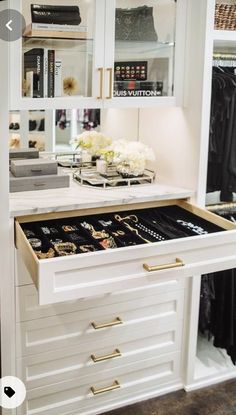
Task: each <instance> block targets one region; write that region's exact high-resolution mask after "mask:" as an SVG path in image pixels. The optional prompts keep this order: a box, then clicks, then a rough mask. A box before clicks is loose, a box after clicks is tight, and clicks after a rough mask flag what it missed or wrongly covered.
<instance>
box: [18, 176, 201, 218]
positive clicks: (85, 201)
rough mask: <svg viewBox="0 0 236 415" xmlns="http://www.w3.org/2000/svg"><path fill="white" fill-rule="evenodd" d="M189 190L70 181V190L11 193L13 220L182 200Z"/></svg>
mask: <svg viewBox="0 0 236 415" xmlns="http://www.w3.org/2000/svg"><path fill="white" fill-rule="evenodd" d="M193 194H194V192H192V191H191V190H187V189H182V188H176V187H171V186H166V185H162V184H159V183H154V184H146V185H139V186H133V187H129V188H128V187H126V188H116V189H94V188H88V187H82V186H80V185H79V184H77V183H75V182H74V181H73V180H71V184H70V187H69V188H62V189H50V190H37V191H31V192H19V193H11V194H10V214H11V217H15V216H23V215H33V214H40V213H51V212H62V211H69V210H77V209H86V208H95V207H103V206H115V205H123V204H127V205H128V204H132V203H142V202H150V201H157V200H169V199H183V198H187V197H190V196H193Z"/></svg>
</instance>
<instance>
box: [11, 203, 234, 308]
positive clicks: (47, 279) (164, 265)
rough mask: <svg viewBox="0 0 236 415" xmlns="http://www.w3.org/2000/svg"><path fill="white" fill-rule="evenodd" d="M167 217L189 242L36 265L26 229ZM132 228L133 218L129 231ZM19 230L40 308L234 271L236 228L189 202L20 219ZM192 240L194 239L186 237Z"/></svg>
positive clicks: (121, 249) (19, 241)
mask: <svg viewBox="0 0 236 415" xmlns="http://www.w3.org/2000/svg"><path fill="white" fill-rule="evenodd" d="M159 208H160V209H159ZM144 209H146V210H144ZM163 209H164V210H163ZM163 212H164V213H165V212H167V214H168V215H169V216H168V215H167V217H168V218H169V219H168V221H169V223H168V226H169V227H170V228H171V226H172V225H171V221H172V222H173V220H174V221H176V222H178V226H177V225H176V227H180V226H182V229H183V230H184V231H185V232H186V234H187V236H186V237H182V236H181V237H177V238H176V239H169V240H164V241H162V240H159V242H152V243H145V241H143V243H141V244H139V245H135V246H128V247H119V248H118V249H104V250H101V251H97V252H87V253H82V254H81V253H80V254H74V255H67V256H63V257H62V256H61V257H53V258H47V259H38V258H37V256H36V254H35V252H34V249H33V248H32V246H31V245H30V243H29V241H28V239H27V237H26V235H25V233H24V231H23V229H22V227H24V226H25V224H28V223H30V224H31V223H32V224H35V223H36V225H37V222H40V223H42V222H43V221H48V220H53V221H55V220H58V219H60V220H62V219H63V220H64V222H65V220H67V219H68V221H69V220H71V219H73V220H76V221H77V222H78V221H79V219H80V218H81V217H82V218H84V217H86V219H88V218H89V217H90V218H91V219H94V215H96V216H98V215H101V216H102V217H104V215H107V214H109V215H116V216H117V215H118V216H119V217H121V218H122V225H124V224H125V222H127V217H129V218H130V217H132V216H136V214H139V213H140V215H141V216H140V217H142V215H144V223H146V222H145V220H147V219H148V220H149V219H150V218H152V215H154V216H155V214H156V213H157V217H158V218H159V216H160V215H159V213H160V214H163ZM146 213H147V214H146ZM180 214H181V215H180ZM178 215H180V216H178ZM185 216H186V218H185ZM160 217H161V216H160ZM178 217H179V218H180V219H178ZM145 218H146V219H145ZM189 218H190V219H189ZM131 219H132V218H131ZM183 219H185V220H183ZM189 220H190V222H189ZM191 221H192V222H193V223H192V222H191ZM154 222H155V221H154ZM129 223H130V222H129ZM199 223H200V226H199ZM134 226H135V221H134V218H133V222H132V226H131V227H132V228H133V227H134ZM160 226H161V223H160ZM162 226H163V224H162ZM204 226H205V228H206V229H208V230H209V233H208V231H205V230H204V229H205V228H204ZM15 229H16V247H17V249H19V251H20V254H21V256H22V258H23V261H24V263H25V265H26V267H27V269H28V271H29V273H30V275H31V277H32V280H33V282H34V284H35V286H36V287H37V289H38V293H39V304H40V305H44V304H53V303H57V302H63V301H69V300H74V299H78V298H84V297H90V296H96V295H100V294H104V293H109V292H113V291H119V290H122V289H129V288H135V287H140V286H147V285H148V284H151V283H153V282H155V281H156V280H157V279H158V277H159V276H160V277H165V276H166V277H170V276H171V275H175V276H176V277H190V276H192V275H196V274H201V273H203V272H204V273H208V272H215V271H220V270H223V269H230V268H234V267H235V266H236V253H235V243H236V225H235V224H233V223H232V222H229V221H228V220H225V219H223V218H221V217H219V216H217V215H215V214H213V213H210V212H208V211H206V210H204V209H201V208H198V207H196V206H193V205H191V204H190V203H188V202H185V201H179V200H172V201H162V202H156V203H155V202H152V203H151V202H150V203H143V204H135V205H128V206H125V207H124V206H116V207H104V208H98V209H88V210H87V211H83V212H82V211H71V212H61V213H55V214H46V215H35V216H28V217H21V218H17V219H16V222H15ZM122 229H123V228H122ZM181 232H182V231H181ZM194 232H196V233H194ZM190 234H192V235H194V236H188V235H190ZM136 236H137V233H136Z"/></svg>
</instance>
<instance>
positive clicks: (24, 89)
mask: <svg viewBox="0 0 236 415" xmlns="http://www.w3.org/2000/svg"><path fill="white" fill-rule="evenodd" d="M22 95H23V97H28V96H30V95H31V94H30V83H29V82H28V80H27V79H23V80H22Z"/></svg>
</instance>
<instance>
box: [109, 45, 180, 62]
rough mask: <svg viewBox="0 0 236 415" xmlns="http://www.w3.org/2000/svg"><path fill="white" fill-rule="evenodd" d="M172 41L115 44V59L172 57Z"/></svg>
mask: <svg viewBox="0 0 236 415" xmlns="http://www.w3.org/2000/svg"><path fill="white" fill-rule="evenodd" d="M174 46H175V44H174V42H125V41H123V42H122V41H117V42H116V44H115V60H117V59H118V60H120V59H126V60H132V59H158V58H159V59H161V58H172V57H173V54H174Z"/></svg>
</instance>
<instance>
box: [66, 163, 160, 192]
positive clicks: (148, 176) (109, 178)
mask: <svg viewBox="0 0 236 415" xmlns="http://www.w3.org/2000/svg"><path fill="white" fill-rule="evenodd" d="M73 179H74V181H75V182H76V183H78V184H80V185H81V186H86V187H96V188H102V189H109V188H110V189H111V188H114V187H121V186H128V187H130V186H137V185H143V184H150V183H153V182H154V180H155V173H154V171H152V170H148V169H145V171H144V174H143V175H142V176H135V177H134V176H132V177H131V176H129V177H124V176H122V175H121V174H119V173H117V171H116V166H110V167H109V169H108V171H107V174H106V175H102V174H101V173H98V172H97V170H96V167H94V166H90V167H81V168H79V169H78V170H76V171H75V172H74V173H73Z"/></svg>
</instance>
